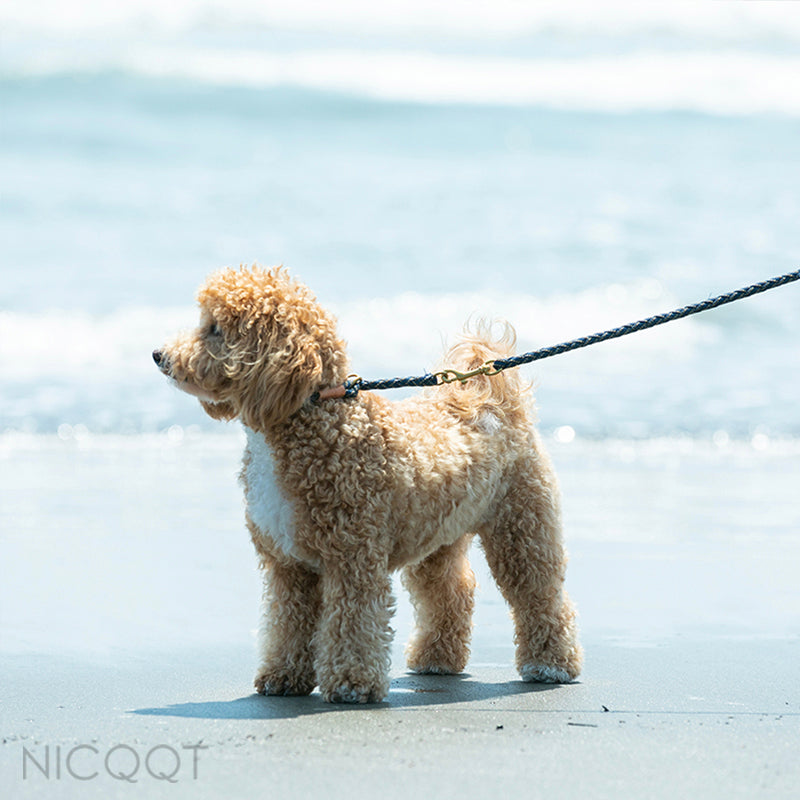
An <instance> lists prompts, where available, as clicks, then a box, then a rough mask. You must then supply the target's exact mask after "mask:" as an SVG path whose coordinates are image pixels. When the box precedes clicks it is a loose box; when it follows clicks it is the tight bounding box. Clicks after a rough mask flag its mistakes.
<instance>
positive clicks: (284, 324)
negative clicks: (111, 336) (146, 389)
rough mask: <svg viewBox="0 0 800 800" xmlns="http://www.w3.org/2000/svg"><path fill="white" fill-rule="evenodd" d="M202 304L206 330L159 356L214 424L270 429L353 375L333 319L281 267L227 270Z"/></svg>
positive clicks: (209, 285) (210, 283) (205, 290)
mask: <svg viewBox="0 0 800 800" xmlns="http://www.w3.org/2000/svg"><path fill="white" fill-rule="evenodd" d="M197 300H198V302H199V304H200V324H199V326H198V327H197V328H196V329H195V330H194V331H191V332H189V333H186V334H183V335H181V336H179V337H178V338H177V339H175V340H174V341H173V342H171V343H170V344H168V345H166V346H165V347H164V348H162V349H161V350H156V351H155V352H154V353H153V359H154V361H155V362H156V364H157V365H158V367H159V369H160V370H161V371H162V372H163V373H164V374H165V375H167V376H168V377H169V378H171V379H172V380H173V381H174V382H175V384H176V385H177V386H178V388H179V389H182V390H183V391H185V392H187V393H188V394H191V395H193V396H195V397H197V398H198V399H199V400H200V403H201V405H202V406H203V408H204V409H205V410H206V412H207V413H208V414H209V415H210V416H212V417H214V418H215V419H232V418H233V417H240V418H241V420H242V422H244V424H245V425H247V426H248V427H250V428H253V429H255V430H262V431H263V430H266V429H267V428H269V427H271V426H274V425H276V424H278V423H280V422H283V421H284V420H286V419H288V417H290V416H291V415H292V414H293V413H294V412H295V411H297V410H298V409H299V408H300V406H302V405H303V403H304V402H305V401H306V400H307V399H308V398H309V397H310V396H311V395H312V394H313V393H314V392H315V391H318V390H319V389H321V388H324V387H327V386H334V385H336V384H338V383H341V382H343V381H344V379H345V377H346V376H347V355H346V353H345V347H344V343H343V342H342V340H341V339H339V337H338V336H337V333H336V323H335V320H334V318H333V317H332V316H331V315H330V314H328V313H327V312H326V311H325V310H324V309H322V308H321V307H320V306H319V305H318V304H317V301H316V298H315V297H314V296H313V295H312V294H311V292H310V291H309V290H308V289H307V288H306V287H305V286H303V285H302V284H301V283H298V282H297V281H294V280H293V279H292V278H290V277H289V275H288V273H287V272H286V271H285V270H284V269H283V268H282V267H277V268H274V269H269V270H264V269H261V268H259V267H255V266H254V267H252V268H240V269H224V270H220V271H219V272H216V273H214V274H213V275H212V276H211V277H210V278H209V279H208V280H207V281H206V282H205V284H204V285H203V286H202V287H201V289H200V291H199V293H198V295H197Z"/></svg>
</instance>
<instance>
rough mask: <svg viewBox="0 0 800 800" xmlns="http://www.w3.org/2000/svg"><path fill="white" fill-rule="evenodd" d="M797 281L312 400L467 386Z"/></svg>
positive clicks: (787, 278) (799, 274) (353, 382)
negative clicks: (471, 365) (466, 367)
mask: <svg viewBox="0 0 800 800" xmlns="http://www.w3.org/2000/svg"><path fill="white" fill-rule="evenodd" d="M798 280H800V269H798V270H795V271H794V272H787V273H786V274H785V275H779V276H778V277H776V278H770V279H769V280H767V281H761V282H760V283H754V284H751V285H750V286H745V287H743V288H742V289H736V290H735V291H733V292H728V293H727V294H721V295H719V296H718V297H712V298H709V299H708V300H702V301H701V302H699V303H692V304H691V305H688V306H683V307H682V308H676V309H675V310H674V311H668V312H667V313H665V314H656V315H655V316H653V317H647V318H646V319H640V320H639V321H638V322H629V323H628V324H627V325H620V326H619V327H618V328H611V329H610V330H607V331H602V332H600V333H593V334H591V335H590V336H582V337H580V338H579V339H572V340H570V341H568V342H562V343H561V344H556V345H551V346H550V347H543V348H541V349H539V350H533V351H532V352H530V353H522V354H521V355H518V356H510V357H508V358H497V359H493V360H492V361H486V362H485V363H484V364H481V366H479V367H477V368H476V369H473V370H470V371H468V372H459V371H458V370H455V369H443V370H441V371H439V372H433V373H426V374H425V375H420V376H417V377H409V378H386V379H383V380H374V381H365V380H364V379H363V378H361V377H360V376H359V375H350V376H349V377H348V378H347V380H346V381H345V382H344V383H343V384H341V385H339V386H334V387H333V388H331V389H323V390H322V391H321V392H315V393H314V395H312V398H311V399H312V400H313V401H314V402H317V401H318V400H327V399H333V398H342V397H355V396H356V395H357V394H358V393H359V392H360V391H362V390H364V391H375V390H382V389H402V388H406V387H421V386H441V385H443V384H445V383H454V382H455V381H460V382H461V383H465V382H466V381H467V380H469V379H470V378H474V377H475V376H476V375H489V376H491V375H497V374H498V373H500V372H502V371H503V370H505V369H510V368H512V367H519V366H522V365H523V364H530V363H531V362H533V361H540V360H541V359H543V358H550V357H551V356H557V355H560V354H561V353H567V352H569V351H570V350H578V349H579V348H582V347H589V346H590V345H593V344H599V343H600V342H607V341H608V340H609V339H619V338H620V337H621V336H627V335H628V334H630V333H637V332H638V331H644V330H647V329H648V328H655V327H656V326H657V325H664V324H665V323H667V322H672V321H673V320H676V319H683V318H684V317H689V316H691V315H692V314H699V313H701V312H702V311H709V310H711V309H712V308H718V307H719V306H724V305H726V304H728V303H734V302H736V301H737V300H743V299H744V298H746V297H752V296H753V295H756V294H761V293H762V292H767V291H769V290H770V289H776V288H777V287H778V286H785V285H786V284H787V283H793V282H794V281H798Z"/></svg>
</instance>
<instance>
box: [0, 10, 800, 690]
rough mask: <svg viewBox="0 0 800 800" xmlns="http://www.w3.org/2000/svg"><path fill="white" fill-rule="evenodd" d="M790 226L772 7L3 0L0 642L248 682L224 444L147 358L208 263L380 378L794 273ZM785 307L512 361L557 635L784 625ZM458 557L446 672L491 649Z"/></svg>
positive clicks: (799, 288) (792, 65)
mask: <svg viewBox="0 0 800 800" xmlns="http://www.w3.org/2000/svg"><path fill="white" fill-rule="evenodd" d="M799 221H800V5H798V4H794V3H768V2H759V3H727V2H714V3H711V2H709V3H694V2H693V3H689V4H685V3H681V2H678V3H669V4H665V3H659V4H656V3H639V4H633V3H618V2H603V3H588V2H575V3H561V2H558V3H549V2H542V3H530V2H514V1H513V0H494V1H493V2H492V3H459V4H455V3H439V4H433V3H427V2H422V0H402V2H396V1H395V0H386V1H385V2H381V3H373V2H366V1H365V0H341V1H340V2H337V3H321V2H311V1H310V0H292V2H284V1H283V0H281V1H280V2H263V0H259V2H256V0H227V1H226V2H221V0H171V2H169V3H166V2H156V0H131V1H129V2H119V3H106V2H100V0H83V2H81V3H77V2H71V1H65V0H58V2H56V0H4V2H3V3H2V4H0V270H1V275H2V280H0V469H2V474H3V481H2V487H3V488H2V495H0V563H3V564H6V565H10V566H9V568H7V569H6V571H5V573H6V574H5V577H4V579H3V581H2V582H0V617H1V619H0V642H1V645H2V648H3V649H5V650H6V651H8V652H16V651H20V652H25V651H31V650H37V651H41V652H51V651H52V650H53V649H56V650H62V651H75V650H77V651H78V652H83V653H97V652H107V651H108V649H109V648H111V649H112V650H114V648H116V650H119V649H125V648H127V650H128V651H129V652H131V653H133V654H134V656H133V658H138V656H137V655H135V654H136V653H138V652H139V651H140V650H141V649H142V648H144V647H146V646H149V647H151V648H153V647H155V648H165V649H168V650H170V649H174V648H176V647H178V646H181V645H187V644H192V645H200V646H202V647H203V648H208V647H209V646H211V645H212V644H213V645H218V644H220V643H225V642H230V641H234V642H238V643H239V644H242V645H243V651H246V655H244V656H243V657H242V664H243V665H244V666H242V665H240V667H241V668H242V669H244V670H245V671H247V670H249V666H248V665H249V664H250V661H251V656H250V645H249V640H248V639H247V635H246V633H247V631H249V630H250V629H251V628H254V627H255V625H256V620H257V617H256V610H257V605H258V597H259V594H260V587H259V579H258V576H257V574H256V571H255V560H254V559H253V556H252V547H251V545H250V542H249V541H248V537H247V536H246V534H245V532H244V530H243V528H244V523H243V519H242V510H241V505H242V497H241V490H240V488H239V486H238V485H237V483H236V480H235V475H236V471H237V469H238V464H239V461H240V455H241V441H240V436H241V434H240V432H239V427H238V425H236V424H233V425H229V426H224V425H222V424H221V423H218V422H214V421H212V420H210V419H209V418H207V417H205V416H204V414H203V413H202V411H201V409H200V407H199V404H198V403H197V402H196V401H195V400H193V399H192V398H190V397H187V396H185V395H183V394H181V393H179V392H178V391H176V390H174V389H173V388H171V387H170V386H169V385H168V383H167V381H165V380H164V378H163V377H162V376H161V375H160V374H159V372H158V370H157V369H156V368H155V366H154V365H153V362H152V359H151V355H150V354H151V352H152V350H153V349H154V348H155V347H158V346H160V345H161V344H162V343H163V342H164V341H165V339H167V338H168V337H170V336H172V335H173V334H174V333H175V332H176V331H177V330H178V329H179V328H183V327H188V326H191V325H193V324H194V323H195V320H196V314H197V310H196V308H195V306H194V294H195V291H196V289H197V287H198V285H199V284H200V283H201V282H202V280H203V279H204V277H205V276H206V275H207V274H208V273H209V272H211V271H212V270H214V269H217V268H218V267H221V266H225V265H238V264H240V263H252V262H255V261H258V262H260V263H262V264H266V265H271V264H276V263H283V264H284V265H286V267H287V268H289V269H290V270H291V271H292V272H293V273H294V274H295V275H297V276H299V277H300V278H302V279H304V280H305V281H306V282H307V283H308V284H309V285H310V286H311V287H312V288H313V289H314V291H315V292H316V293H317V294H318V296H319V298H320V300H321V301H322V302H323V303H324V304H325V305H327V306H328V307H330V308H331V309H333V310H334V311H335V313H336V314H337V315H338V317H339V320H340V324H341V330H342V333H343V335H344V336H345V338H346V339H347V340H348V341H349V343H350V347H351V356H352V365H353V369H354V370H355V371H357V372H358V373H360V374H361V375H362V376H363V377H365V378H379V377H392V376H397V375H409V374H419V373H421V372H423V371H425V370H429V369H432V368H434V367H435V366H436V364H437V362H438V360H439V357H440V354H441V352H442V348H443V346H444V344H445V343H446V342H447V341H450V340H452V337H453V336H454V335H455V333H457V332H458V331H459V330H460V329H461V327H462V325H463V324H464V322H465V321H466V320H467V319H468V318H469V317H470V316H473V315H484V316H488V317H503V318H506V319H508V320H509V321H510V322H511V323H512V324H513V325H514V326H515V327H516V329H517V332H518V335H519V348H518V349H519V350H520V351H526V350H531V349H534V348H537V347H541V346H545V345H550V344H554V343H557V342H560V341H563V340H566V339H571V338H573V337H577V336H582V335H585V334H589V333H592V332H595V331H598V330H603V329H605V328H608V327H611V326H615V325H619V324H623V323H626V322H629V321H632V320H636V319H639V318H640V317H642V316H646V315H651V314H655V313H659V312H662V311H667V310H670V309H672V308H675V307H677V306H682V305H685V304H687V303H690V302H694V301H697V300H701V299H704V298H706V297H709V296H712V295H716V294H719V293H722V292H725V291H728V290H731V289H734V288H737V287H740V286H743V285H746V284H750V283H753V282H756V281H759V280H763V279H766V278H769V277H772V276H774V275H778V274H781V273H784V272H788V271H790V270H795V269H797V268H798V267H800V224H798V222H799ZM799 312H800V285H797V284H795V285H791V286H787V287H783V288H780V289H777V290H775V291H772V292H769V293H767V294H765V295H761V296H759V297H756V298H752V299H749V300H745V301H742V302H740V303H737V304H735V305H733V306H729V307H726V308H723V309H720V310H717V311H713V312H709V313H706V314H703V315H701V316H698V317H693V318H691V319H688V320H683V321H680V322H675V323H671V324H670V325H667V326H664V327H661V328H658V329H655V330H652V331H648V332H645V333H640V334H636V335H635V336H631V337H626V338H624V339H621V340H618V341H615V342H610V343H606V344H602V345H598V346H596V347H592V348H589V349H587V350H584V351H579V352H575V353H570V354H567V355H563V356H560V357H557V358H553V359H549V360H547V361H543V362H539V363H537V364H533V365H529V366H526V367H523V368H522V370H523V373H524V375H525V377H526V378H528V379H530V380H531V381H533V382H534V383H535V385H536V394H537V400H538V406H539V415H540V424H541V428H542V430H543V433H544V436H545V440H546V442H547V444H548V447H549V448H550V449H551V451H552V452H553V455H554V459H555V462H556V466H557V469H558V472H559V476H560V479H561V483H562V487H563V493H564V510H565V531H566V537H567V541H568V545H569V547H570V552H571V555H572V560H571V563H570V568H569V572H568V586H569V588H570V591H571V592H572V594H573V596H574V597H575V598H576V600H577V603H578V606H579V608H580V610H581V620H582V622H581V624H582V627H583V630H584V632H585V637H586V641H587V642H591V641H592V640H593V637H594V641H596V640H597V638H598V636H600V637H602V636H606V637H608V636H611V637H618V639H620V640H623V641H626V642H642V641H647V640H651V639H652V638H654V637H658V636H660V635H662V634H667V635H670V634H674V633H675V632H678V633H679V634H681V635H682V634H683V633H685V632H687V631H697V630H699V631H700V632H701V635H702V636H706V635H707V634H708V633H709V631H710V632H711V633H712V635H715V636H718V635H728V634H729V633H731V632H733V633H734V634H738V633H740V632H742V631H745V632H747V633H749V634H755V635H757V636H762V635H766V634H772V635H781V636H782V635H790V636H795V637H796V635H797V631H798V625H799V624H800V596H799V595H798V589H797V579H796V575H797V570H796V564H797V559H798V552H799V551H800V538H799V537H798V533H799V532H800V511H798V506H797V501H796V493H797V485H798V480H800V472H799V470H800V459H798V456H799V455H800V416H799V415H798V413H797V408H798V396H800V348H798V340H800V313H799ZM394 396H400V395H399V393H394ZM475 558H476V569H477V571H478V573H479V577H480V582H481V585H482V595H481V599H480V603H479V606H478V611H477V615H476V616H477V625H476V640H475V650H474V653H475V659H476V660H477V661H478V662H488V661H492V662H496V663H502V664H508V663H510V662H511V660H512V658H513V653H512V649H511V648H512V635H511V631H510V627H509V626H510V623H509V621H508V618H507V614H506V610H505V605H504V603H503V600H502V598H501V597H500V596H499V594H498V593H497V592H496V591H495V590H494V589H493V587H492V581H491V579H490V578H489V577H488V572H487V568H486V565H485V562H483V561H482V558H481V556H480V551H477V552H476V553H475ZM676 587H680V591H677V592H676V590H675V589H676ZM398 597H399V598H400V604H399V607H398V616H397V623H396V624H397V628H398V631H399V632H400V633H399V634H398V637H397V639H396V642H395V649H396V651H397V652H396V653H395V657H396V666H399V665H400V664H401V663H402V660H401V654H400V653H399V648H401V647H402V643H403V641H404V639H405V636H406V630H407V628H408V626H409V625H410V614H411V611H410V607H409V605H408V603H407V601H405V600H404V599H403V593H402V592H401V591H398ZM243 643H245V644H243ZM137 663H138V662H137ZM587 663H588V664H589V669H591V656H590V657H589V659H588V662H587ZM186 671H187V674H189V673H193V672H194V663H193V664H192V666H190V667H187V668H186ZM245 686H246V682H245V683H243V687H245ZM245 690H246V689H245V688H243V691H245Z"/></svg>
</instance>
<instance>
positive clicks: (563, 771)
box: [0, 428, 800, 798]
mask: <svg viewBox="0 0 800 800" xmlns="http://www.w3.org/2000/svg"><path fill="white" fill-rule="evenodd" d="M755 444H756V445H757V446H755V447H754V446H753V443H744V442H742V443H731V442H726V443H722V444H720V443H718V444H716V445H715V444H713V443H711V442H709V443H707V444H698V443H696V442H694V443H690V442H689V441H688V440H686V441H683V440H664V441H660V442H659V441H653V440H651V441H649V442H646V443H636V442H603V443H585V442H580V441H575V442H572V443H570V444H559V443H557V442H552V443H551V451H552V452H553V455H554V459H555V461H556V464H557V467H558V470H559V474H560V477H561V481H562V488H563V492H564V497H565V523H566V538H567V542H568V545H569V549H570V552H571V562H570V568H569V571H568V577H567V583H568V586H569V589H570V592H571V594H572V595H573V597H574V598H575V600H576V602H577V604H578V607H579V610H580V613H581V628H582V639H583V643H584V646H585V649H586V666H585V670H584V673H583V675H582V676H581V679H580V682H578V683H576V684H573V685H569V686H557V687H547V686H532V685H526V684H523V683H522V682H520V681H519V680H518V676H517V675H516V674H515V672H514V670H513V668H512V663H513V646H512V641H511V638H512V634H511V625H510V621H509V619H508V616H507V612H506V609H505V606H504V604H503V601H502V599H501V598H500V597H499V595H498V594H497V592H496V590H495V588H494V586H493V585H492V583H491V578H490V577H489V576H488V574H487V571H486V567H485V564H484V562H483V559H482V556H481V554H480V551H479V550H478V549H477V548H475V549H474V550H473V554H474V558H473V561H474V566H475V568H476V571H477V573H478V577H479V581H480V591H479V596H478V607H477V611H476V616H475V632H474V640H473V652H472V659H471V661H470V664H469V667H468V671H467V673H466V674H465V675H463V676H458V677H449V678H438V677H435V678H431V677H424V678H423V677H417V676H413V675H410V674H407V673H406V672H405V670H404V668H403V660H402V650H403V643H404V641H405V639H406V637H407V634H408V630H409V627H410V624H411V613H410V609H409V606H408V601H407V599H406V597H405V596H404V594H403V593H402V590H401V589H400V587H399V586H398V587H397V598H398V609H397V615H396V620H395V629H396V631H397V633H396V637H395V645H394V651H393V681H392V688H391V692H390V695H389V697H388V699H387V701H386V702H384V703H382V704H380V705H377V706H370V707H363V708H350V707H344V708H343V707H335V706H329V705H326V704H324V703H322V701H321V700H320V698H319V696H318V695H312V696H311V697H309V698H297V699H295V698H263V697H259V696H256V695H254V694H253V693H252V689H251V679H252V673H253V671H254V668H255V655H254V644H253V629H254V628H255V626H256V624H257V622H256V621H257V607H258V596H259V581H258V575H257V573H256V570H255V559H254V557H253V554H252V553H251V552H250V544H249V542H248V540H247V535H246V533H245V531H244V526H243V523H242V519H241V513H242V505H241V504H242V501H241V496H240V491H239V487H238V486H237V484H236V480H235V476H236V472H237V469H238V459H239V448H240V437H239V435H238V433H237V432H236V431H235V430H234V429H233V428H229V429H228V432H227V433H225V434H221V435H217V436H212V435H207V434H203V435H196V436H189V435H185V434H182V433H181V432H178V431H172V433H171V434H169V435H163V436H153V437H143V436H139V437H127V438H126V437H91V436H82V435H79V436H78V437H77V438H75V437H74V436H73V437H72V438H69V439H67V440H66V441H64V440H62V439H59V438H58V437H25V436H10V435H8V436H5V437H3V439H2V446H0V454H1V455H0V458H2V464H3V468H4V474H5V475H7V476H8V477H7V479H6V485H5V489H6V493H5V496H4V502H3V508H2V530H3V537H2V539H0V547H1V548H2V552H1V553H0V559H1V560H2V562H3V564H4V565H6V577H5V578H4V581H3V583H2V587H1V588H0V608H1V609H2V644H0V663H2V669H3V681H2V686H0V698H1V699H0V728H1V730H0V734H1V735H2V747H0V783H1V784H2V786H3V787H4V796H6V797H12V798H17V797H20V798H24V797H119V796H125V797H130V796H133V795H134V794H135V795H136V796H143V797H161V796H167V795H169V796H171V797H176V796H180V797H201V798H204V797H209V798H210V797H220V796H230V797H244V796H251V795H253V794H254V793H260V794H262V795H264V796H279V797H295V796H296V797H300V796H313V797H319V798H328V797H331V798H333V797H350V798H360V797H364V798H367V797H374V796H377V795H380V796H384V797H409V796H414V795H415V794H416V795H423V794H424V795H426V796H427V795H434V794H435V795H437V796H443V797H485V796H488V795H490V794H493V793H496V792H498V791H499V792H502V791H513V792H515V793H524V795H523V796H526V797H538V796H542V797H544V796H548V797H552V796H556V797H586V796H591V797H620V796H630V797H655V798H657V797H665V798H666V797H676V796H699V797H704V798H705V797H720V798H722V797H725V798H731V797H742V798H745V797H747V798H752V797H762V796H763V797H771V798H774V797H787V798H788V797H791V796H794V793H795V792H796V784H797V779H798V777H800V767H798V764H797V758H796V746H797V741H798V740H799V739H798V736H800V691H799V690H798V683H797V664H798V649H799V648H800V636H798V634H799V633H800V590H798V588H797V581H796V571H797V569H796V568H797V564H798V563H800V531H799V530H798V529H799V528H800V525H799V524H798V523H799V522H800V520H798V509H797V505H796V502H795V501H794V500H793V499H792V498H793V491H794V488H793V487H796V485H797V481H798V478H800V461H799V460H798V458H797V455H798V454H797V453H796V452H794V448H795V447H796V446H795V445H785V446H782V445H781V444H780V443H779V442H773V443H771V444H770V445H769V446H766V445H765V443H764V442H756V443H755ZM48 758H49V759H50V760H49V762H48V761H47V760H46V759H48ZM57 770H58V771H57Z"/></svg>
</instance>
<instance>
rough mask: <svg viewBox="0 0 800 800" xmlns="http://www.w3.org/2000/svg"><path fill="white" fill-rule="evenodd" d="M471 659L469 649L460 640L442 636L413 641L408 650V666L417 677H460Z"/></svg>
mask: <svg viewBox="0 0 800 800" xmlns="http://www.w3.org/2000/svg"><path fill="white" fill-rule="evenodd" d="M468 659H469V647H468V645H467V644H466V643H465V642H463V641H460V640H455V641H447V642H446V641H444V640H443V639H442V638H441V637H440V636H427V637H422V638H420V639H419V640H413V641H412V642H411V643H410V644H409V645H408V647H407V648H406V666H407V667H408V668H409V669H410V670H411V671H412V672H416V673H417V675H458V674H459V673H461V672H463V671H464V669H465V667H466V666H467V660H468Z"/></svg>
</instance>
